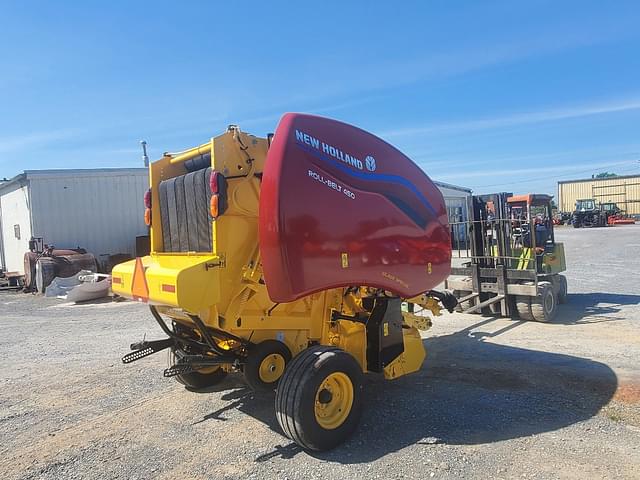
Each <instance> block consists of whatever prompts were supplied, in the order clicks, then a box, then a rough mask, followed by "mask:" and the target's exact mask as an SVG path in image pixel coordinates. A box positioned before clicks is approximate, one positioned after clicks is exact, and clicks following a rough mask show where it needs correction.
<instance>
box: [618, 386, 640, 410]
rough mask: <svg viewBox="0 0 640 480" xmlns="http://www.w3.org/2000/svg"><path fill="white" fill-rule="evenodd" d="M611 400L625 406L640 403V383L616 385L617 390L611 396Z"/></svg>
mask: <svg viewBox="0 0 640 480" xmlns="http://www.w3.org/2000/svg"><path fill="white" fill-rule="evenodd" d="M613 400H615V401H616V402H620V403H624V404H625V405H637V404H638V403H640V383H638V382H625V383H621V384H620V385H618V389H617V390H616V393H615V394H614V396H613Z"/></svg>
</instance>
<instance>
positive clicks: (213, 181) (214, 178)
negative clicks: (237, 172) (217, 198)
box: [209, 172, 220, 194]
mask: <svg viewBox="0 0 640 480" xmlns="http://www.w3.org/2000/svg"><path fill="white" fill-rule="evenodd" d="M219 181H220V174H219V173H218V172H213V173H212V174H211V176H210V177H209V188H211V193H213V194H216V193H218V190H219V187H218V182H219Z"/></svg>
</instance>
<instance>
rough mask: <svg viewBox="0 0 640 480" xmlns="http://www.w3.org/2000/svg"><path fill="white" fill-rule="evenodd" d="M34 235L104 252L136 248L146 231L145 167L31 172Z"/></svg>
mask: <svg viewBox="0 0 640 480" xmlns="http://www.w3.org/2000/svg"><path fill="white" fill-rule="evenodd" d="M28 178H29V181H30V189H31V202H32V224H33V236H34V237H43V238H44V242H45V243H47V244H53V245H55V246H56V247H60V248H64V247H76V246H80V247H83V248H86V249H87V250H88V251H89V252H91V253H93V254H94V255H96V257H99V256H100V255H103V254H114V253H128V254H131V255H133V254H134V253H135V240H136V236H137V235H146V233H147V228H146V226H145V224H144V205H143V196H144V192H145V191H146V190H147V189H148V188H149V179H148V172H147V171H146V170H145V169H126V170H124V169H123V170H114V171H111V172H109V171H105V170H102V171H101V170H96V171H91V170H86V171H75V173H73V174H61V173H60V172H56V173H55V174H53V175H47V174H46V173H43V174H38V173H29V174H28Z"/></svg>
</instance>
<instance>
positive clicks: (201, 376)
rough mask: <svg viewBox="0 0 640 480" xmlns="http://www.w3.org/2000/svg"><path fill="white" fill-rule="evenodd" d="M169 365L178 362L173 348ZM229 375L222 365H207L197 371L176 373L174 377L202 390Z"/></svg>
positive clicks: (188, 385)
mask: <svg viewBox="0 0 640 480" xmlns="http://www.w3.org/2000/svg"><path fill="white" fill-rule="evenodd" d="M168 363H169V367H173V366H174V365H175V363H176V356H175V353H174V352H173V348H170V349H169V358H168ZM226 376H227V372H225V371H224V370H223V369H222V367H207V368H203V369H202V370H200V371H197V372H191V373H183V374H180V375H176V376H175V377H174V378H175V379H176V380H177V381H178V383H181V384H182V385H184V386H185V387H187V388H188V389H192V390H200V389H202V388H208V387H213V386H214V385H217V384H219V383H220V382H222V381H223V380H224V379H225V377H226Z"/></svg>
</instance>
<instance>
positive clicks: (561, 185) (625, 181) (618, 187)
mask: <svg viewBox="0 0 640 480" xmlns="http://www.w3.org/2000/svg"><path fill="white" fill-rule="evenodd" d="M589 198H593V199H594V200H595V201H596V202H598V203H608V202H614V203H615V204H617V205H618V207H619V208H621V209H622V210H624V211H625V212H626V213H627V214H629V215H640V175H618V176H615V177H605V178H586V179H583V180H566V181H561V182H558V208H559V209H560V210H561V211H563V212H572V211H573V210H574V208H575V206H576V200H583V199H589Z"/></svg>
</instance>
